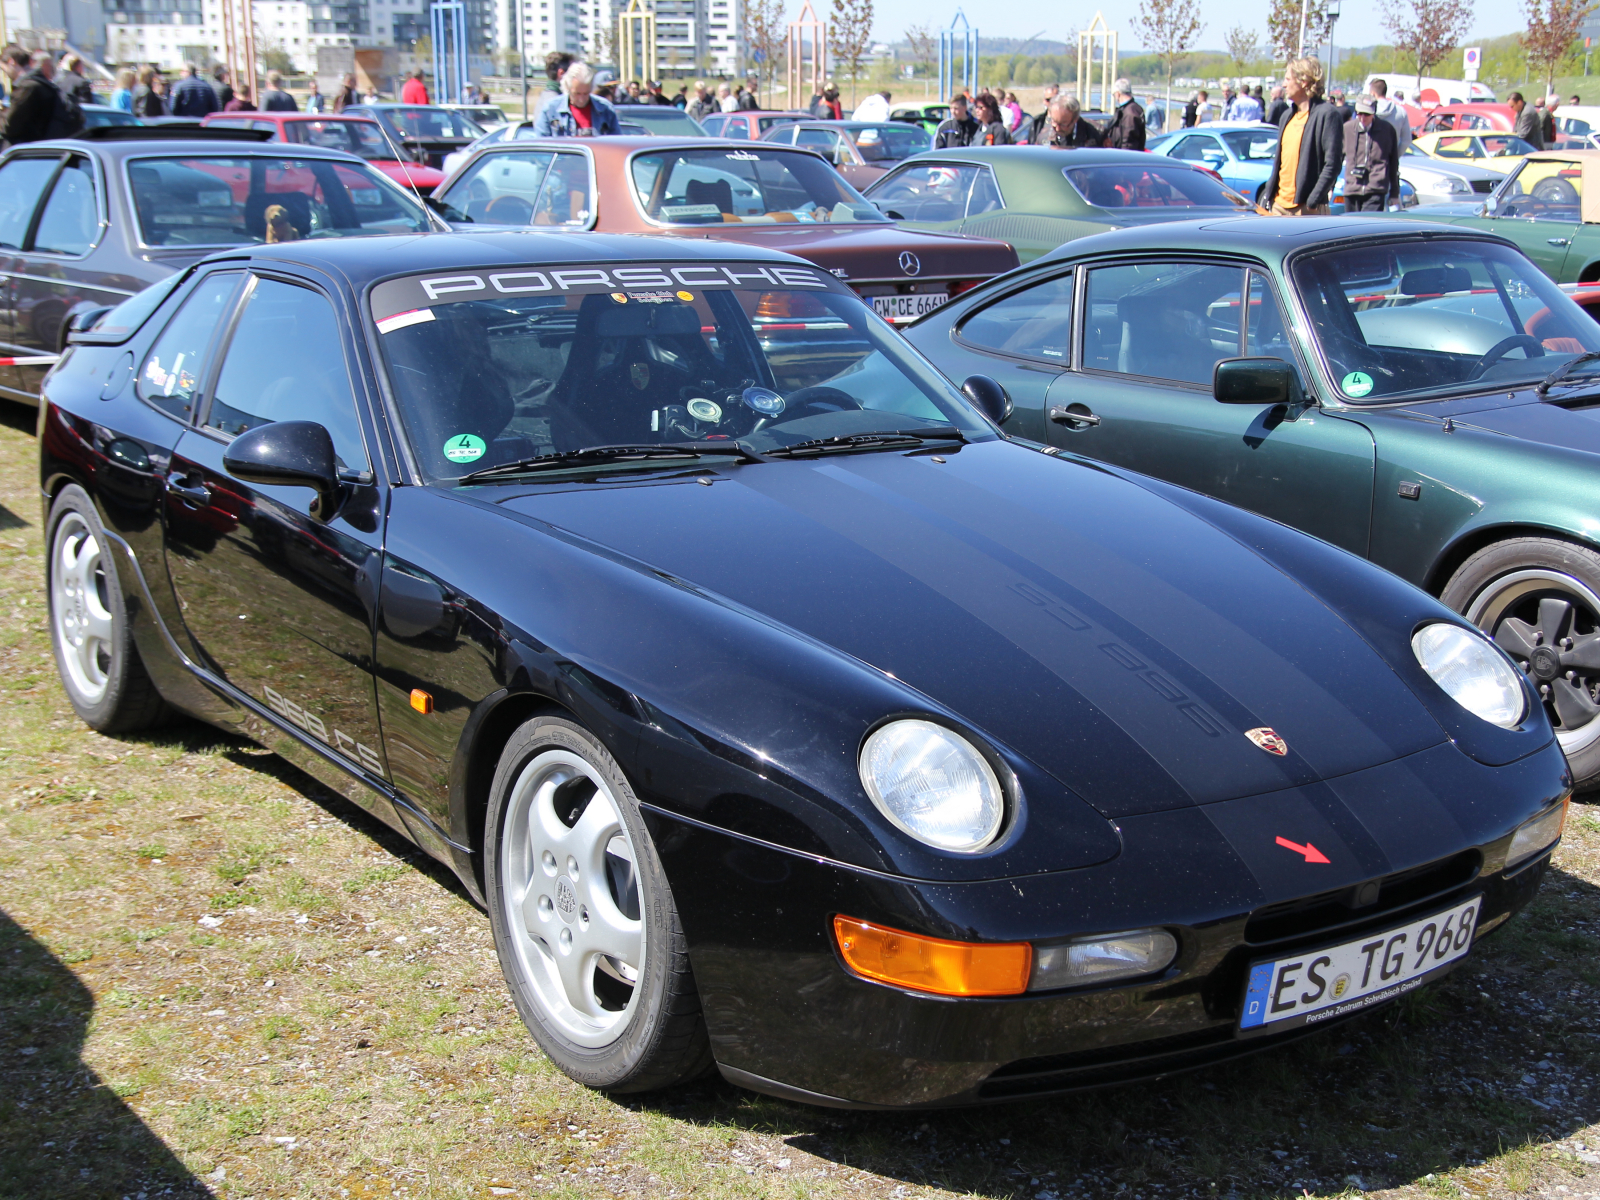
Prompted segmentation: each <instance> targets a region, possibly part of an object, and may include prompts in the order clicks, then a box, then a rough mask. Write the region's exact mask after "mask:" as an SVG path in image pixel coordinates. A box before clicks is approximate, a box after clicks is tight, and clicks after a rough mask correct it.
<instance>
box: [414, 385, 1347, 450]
mask: <svg viewBox="0 0 1600 1200" xmlns="http://www.w3.org/2000/svg"><path fill="white" fill-rule="evenodd" d="M1346 390H1347V391H1348V390H1349V389H1346ZM484 449H485V447H484V444H483V439H482V438H481V437H478V436H477V435H476V434H472V433H463V434H458V435H457V436H455V437H453V438H451V439H450V440H449V441H448V442H446V443H445V444H444V456H445V457H446V458H448V459H449V460H450V461H451V462H459V463H469V462H476V461H477V460H478V459H480V458H482V457H483V451H484Z"/></svg>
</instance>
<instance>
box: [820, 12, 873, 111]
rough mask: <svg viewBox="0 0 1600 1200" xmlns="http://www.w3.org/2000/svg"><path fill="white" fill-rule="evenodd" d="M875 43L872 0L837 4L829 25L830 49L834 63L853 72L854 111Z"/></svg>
mask: <svg viewBox="0 0 1600 1200" xmlns="http://www.w3.org/2000/svg"><path fill="white" fill-rule="evenodd" d="M871 42H872V0H833V20H831V21H829V22H828V48H829V49H830V50H832V51H833V58H834V61H835V62H837V63H838V64H839V65H840V66H841V67H844V68H845V69H846V70H848V71H849V72H850V107H851V108H854V107H855V104H856V80H857V79H859V78H860V76H861V59H862V57H863V56H864V55H865V54H866V52H867V47H868V45H870V44H871Z"/></svg>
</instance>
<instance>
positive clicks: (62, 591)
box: [50, 511, 116, 705]
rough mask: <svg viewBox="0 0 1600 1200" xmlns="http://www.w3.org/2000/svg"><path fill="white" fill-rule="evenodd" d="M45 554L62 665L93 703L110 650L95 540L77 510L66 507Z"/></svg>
mask: <svg viewBox="0 0 1600 1200" xmlns="http://www.w3.org/2000/svg"><path fill="white" fill-rule="evenodd" d="M50 554H51V564H50V565H51V570H50V592H51V595H50V607H51V615H52V616H53V618H54V620H55V634H56V642H57V644H58V645H59V646H60V647H61V665H62V669H63V670H64V671H65V672H66V674H67V677H68V678H67V682H68V684H70V686H71V687H72V689H73V691H75V692H77V693H78V696H77V698H78V699H79V700H80V701H81V702H82V703H83V704H85V705H94V704H98V703H99V702H100V700H101V699H103V698H104V696H105V694H106V686H107V683H108V681H109V675H110V670H111V662H112V656H113V653H114V651H115V649H116V641H115V631H116V622H115V620H114V619H113V617H112V614H111V608H110V604H111V597H110V592H109V581H108V579H107V577H106V568H105V563H104V562H103V561H102V559H101V554H102V548H101V546H100V541H99V539H98V538H96V537H95V533H94V530H93V529H91V528H90V527H89V523H88V521H86V520H85V519H84V517H83V515H82V514H81V513H77V512H70V511H69V512H68V513H66V514H65V515H64V516H63V517H62V518H61V520H60V521H59V522H57V524H56V530H55V541H54V545H53V546H52V547H51V551H50Z"/></svg>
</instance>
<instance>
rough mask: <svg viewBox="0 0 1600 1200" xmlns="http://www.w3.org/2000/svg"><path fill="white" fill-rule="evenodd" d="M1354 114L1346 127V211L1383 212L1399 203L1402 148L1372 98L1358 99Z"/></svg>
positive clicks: (1392, 127) (1359, 97)
mask: <svg viewBox="0 0 1600 1200" xmlns="http://www.w3.org/2000/svg"><path fill="white" fill-rule="evenodd" d="M1355 112H1356V115H1355V116H1353V117H1351V118H1350V119H1349V120H1348V121H1346V122H1345V123H1344V161H1345V179H1344V210H1345V212H1347V213H1352V212H1383V211H1384V210H1385V209H1387V208H1388V207H1389V205H1390V203H1397V202H1398V201H1399V199H1400V144H1399V142H1398V141H1396V139H1395V135H1394V126H1393V125H1391V124H1389V122H1387V121H1380V120H1379V119H1378V116H1377V113H1378V106H1377V104H1376V103H1375V102H1374V100H1373V98H1372V97H1371V96H1358V97H1356V107H1355Z"/></svg>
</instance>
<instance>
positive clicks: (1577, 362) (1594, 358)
mask: <svg viewBox="0 0 1600 1200" xmlns="http://www.w3.org/2000/svg"><path fill="white" fill-rule="evenodd" d="M1591 362H1600V350H1590V351H1589V352H1588V353H1587V354H1580V355H1578V357H1577V358H1573V359H1568V360H1567V361H1566V362H1564V363H1562V364H1561V365H1560V366H1559V367H1557V368H1556V369H1555V370H1554V371H1551V372H1550V374H1548V375H1546V376H1545V377H1544V381H1543V382H1542V383H1540V384H1539V386H1538V387H1536V388H1534V389H1533V390H1534V392H1535V393H1536V394H1537V395H1540V396H1544V395H1547V394H1548V393H1549V391H1550V389H1551V388H1552V387H1554V386H1555V385H1556V384H1558V383H1561V382H1563V381H1564V380H1565V379H1566V377H1567V372H1569V371H1571V370H1572V368H1573V367H1578V366H1582V365H1583V364H1584V363H1591Z"/></svg>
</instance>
